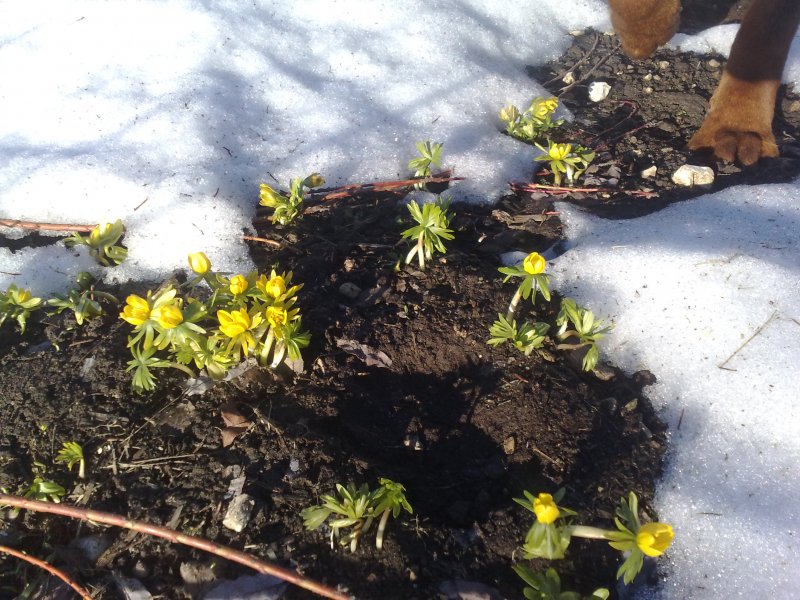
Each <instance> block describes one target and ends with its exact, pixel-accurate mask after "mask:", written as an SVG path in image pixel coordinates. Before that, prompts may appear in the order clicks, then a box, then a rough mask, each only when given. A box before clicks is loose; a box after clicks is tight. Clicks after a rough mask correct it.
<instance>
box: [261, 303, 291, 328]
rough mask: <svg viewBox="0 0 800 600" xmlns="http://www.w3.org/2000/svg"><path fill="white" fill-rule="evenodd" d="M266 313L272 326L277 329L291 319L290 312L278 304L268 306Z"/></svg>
mask: <svg viewBox="0 0 800 600" xmlns="http://www.w3.org/2000/svg"><path fill="white" fill-rule="evenodd" d="M266 315H267V322H268V323H269V324H270V326H271V327H274V328H275V329H280V328H281V327H282V326H283V325H285V324H286V321H288V320H289V314H288V313H287V312H286V309H285V308H280V307H278V306H270V307H268V308H267V311H266Z"/></svg>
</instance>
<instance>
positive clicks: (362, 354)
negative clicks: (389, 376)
mask: <svg viewBox="0 0 800 600" xmlns="http://www.w3.org/2000/svg"><path fill="white" fill-rule="evenodd" d="M336 346H338V347H339V348H341V349H342V350H344V351H345V352H347V353H348V354H352V355H353V356H355V357H356V358H359V359H360V360H362V361H364V363H365V364H366V365H367V366H368V367H383V368H385V369H388V368H389V367H391V366H392V359H391V358H389V357H388V356H387V355H386V353H385V352H383V351H382V350H375V349H374V348H370V347H369V346H367V345H366V344H360V343H359V342H356V341H355V340H343V339H341V338H337V339H336Z"/></svg>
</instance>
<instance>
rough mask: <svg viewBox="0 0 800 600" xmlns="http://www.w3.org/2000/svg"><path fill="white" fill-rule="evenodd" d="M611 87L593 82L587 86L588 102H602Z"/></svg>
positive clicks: (603, 83)
mask: <svg viewBox="0 0 800 600" xmlns="http://www.w3.org/2000/svg"><path fill="white" fill-rule="evenodd" d="M610 91H611V86H610V85H608V83H606V82H605V81H593V82H592V83H590V84H589V100H591V101H592V102H602V101H603V100H605V99H606V98H608V93H609V92H610Z"/></svg>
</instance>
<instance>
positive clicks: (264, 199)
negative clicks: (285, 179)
mask: <svg viewBox="0 0 800 600" xmlns="http://www.w3.org/2000/svg"><path fill="white" fill-rule="evenodd" d="M282 200H285V198H284V197H283V196H282V195H281V194H279V193H278V192H276V191H275V190H273V189H272V188H271V187H269V186H268V185H267V184H266V183H262V184H261V193H260V194H259V201H258V203H259V204H260V205H261V206H271V207H273V208H274V207H275V206H277V205H278V204H280V202H281V201H282Z"/></svg>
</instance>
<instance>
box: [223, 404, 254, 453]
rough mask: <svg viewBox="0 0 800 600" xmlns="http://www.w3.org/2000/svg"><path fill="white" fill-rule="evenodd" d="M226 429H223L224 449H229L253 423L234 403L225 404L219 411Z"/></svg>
mask: <svg viewBox="0 0 800 600" xmlns="http://www.w3.org/2000/svg"><path fill="white" fill-rule="evenodd" d="M219 412H220V415H221V416H222V421H223V422H224V423H225V427H223V428H222V430H221V431H220V434H221V435H222V447H223V448H227V447H228V446H230V445H231V444H232V443H233V442H234V440H235V439H236V438H237V437H239V436H240V435H242V434H243V433H244V432H245V431H247V430H248V429H250V427H252V425H253V422H252V421H249V420H248V419H247V417H245V416H244V415H243V414H242V413H240V412H239V409H238V408H237V407H236V405H235V404H234V403H232V402H228V403H227V404H224V405H223V406H221V407H220V409H219Z"/></svg>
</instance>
